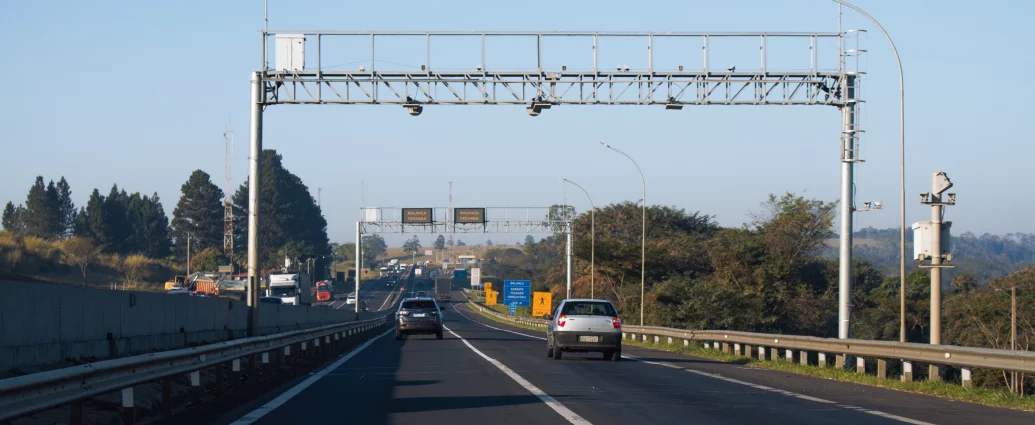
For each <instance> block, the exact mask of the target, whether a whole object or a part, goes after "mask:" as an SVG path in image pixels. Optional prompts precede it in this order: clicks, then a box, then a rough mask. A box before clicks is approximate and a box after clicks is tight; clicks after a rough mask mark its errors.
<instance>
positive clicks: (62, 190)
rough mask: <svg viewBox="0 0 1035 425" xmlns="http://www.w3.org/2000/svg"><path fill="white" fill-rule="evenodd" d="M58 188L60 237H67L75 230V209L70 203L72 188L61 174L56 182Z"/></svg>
mask: <svg viewBox="0 0 1035 425" xmlns="http://www.w3.org/2000/svg"><path fill="white" fill-rule="evenodd" d="M57 190H58V215H59V220H60V227H61V234H60V236H61V237H69V236H72V234H73V233H74V232H75V221H76V211H75V204H73V203H72V188H71V187H70V186H69V185H68V181H67V180H65V177H64V176H62V177H61V180H59V181H58V183H57Z"/></svg>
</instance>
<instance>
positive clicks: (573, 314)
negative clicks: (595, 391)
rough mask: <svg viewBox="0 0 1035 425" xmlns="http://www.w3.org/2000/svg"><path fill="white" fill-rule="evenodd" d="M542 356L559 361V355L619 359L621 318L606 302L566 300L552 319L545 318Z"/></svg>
mask: <svg viewBox="0 0 1035 425" xmlns="http://www.w3.org/2000/svg"><path fill="white" fill-rule="evenodd" d="M548 320H550V325H549V326H547V328H546V356H547V357H553V358H554V359H556V360H560V359H561V353H562V352H564V351H568V352H579V353H586V352H597V353H603V354H604V359H611V360H612V361H619V360H621V359H622V319H621V318H619V317H618V310H617V309H615V306H614V305H612V304H611V302H610V301H607V300H593V299H567V300H564V301H561V304H560V305H559V306H557V310H556V311H555V312H554V315H553V316H548Z"/></svg>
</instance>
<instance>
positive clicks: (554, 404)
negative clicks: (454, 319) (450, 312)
mask: <svg viewBox="0 0 1035 425" xmlns="http://www.w3.org/2000/svg"><path fill="white" fill-rule="evenodd" d="M454 308H455V307H454ZM443 328H445V329H446V330H447V331H449V333H451V334H453V336H455V337H457V338H458V339H459V340H460V341H462V342H463V343H464V345H466V346H467V348H470V349H471V351H474V352H475V354H478V355H479V356H482V358H483V359H485V360H488V361H489V363H492V365H493V366H496V368H498V369H499V370H501V371H503V373H505V374H507V376H509V377H510V379H513V380H514V382H517V383H518V385H521V386H522V387H523V388H524V389H526V390H528V392H530V393H532V394H533V395H535V396H536V397H539V400H542V401H543V403H546V405H547V406H550V408H551V409H553V411H555V412H557V413H558V414H560V415H561V416H562V417H564V419H566V420H567V421H568V422H570V423H572V424H574V425H593V424H592V423H590V422H589V421H587V420H586V419H584V418H583V417H582V416H579V415H578V414H576V413H575V412H572V411H571V410H569V409H568V408H567V407H564V405H563V404H561V403H560V402H559V401H557V400H555V399H554V398H553V397H550V395H549V394H547V393H545V392H543V390H540V389H539V387H536V386H535V385H532V383H531V382H528V381H527V380H525V378H522V377H521V375H518V374H517V373H515V372H514V371H513V370H510V368H509V367H507V366H505V365H504V364H503V363H500V362H499V361H498V360H496V359H494V358H492V357H489V356H487V355H485V353H483V352H481V351H478V349H477V348H474V346H473V345H471V343H470V342H467V340H466V339H464V338H463V337H462V336H460V335H457V334H456V332H453V330H452V329H449V328H448V327H446V326H443Z"/></svg>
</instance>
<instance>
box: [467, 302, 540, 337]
mask: <svg viewBox="0 0 1035 425" xmlns="http://www.w3.org/2000/svg"><path fill="white" fill-rule="evenodd" d="M453 310H456V312H457V313H459V314H460V315H461V316H463V318H464V319H467V320H470V321H472V322H474V323H477V324H479V325H482V326H485V327H487V328H489V329H495V330H497V331H503V332H510V333H512V334H514V335H521V336H524V337H529V338H535V339H539V340H543V341H546V338H543V337H541V336H532V335H529V334H523V333H521V332H514V331H512V330H509V329H502V328H497V327H495V326H489V325H486V324H484V323H482V322H479V321H477V320H474V319H471V318H470V317H467V315H465V314H463V313H460V310H459V309H457V308H456V304H453Z"/></svg>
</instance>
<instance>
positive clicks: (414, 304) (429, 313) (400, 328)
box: [395, 298, 442, 340]
mask: <svg viewBox="0 0 1035 425" xmlns="http://www.w3.org/2000/svg"><path fill="white" fill-rule="evenodd" d="M413 334H428V335H430V334H434V335H435V337H437V338H438V339H442V310H441V309H439V308H438V303H436V302H435V299H433V298H406V299H404V300H402V302H401V303H399V310H398V311H396V312H395V339H397V340H399V339H402V338H403V335H413Z"/></svg>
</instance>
